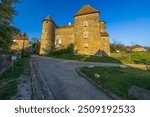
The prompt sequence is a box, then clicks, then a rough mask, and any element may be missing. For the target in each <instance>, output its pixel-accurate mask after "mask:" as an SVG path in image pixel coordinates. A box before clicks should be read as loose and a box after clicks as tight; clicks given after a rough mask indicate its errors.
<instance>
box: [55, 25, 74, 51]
mask: <svg viewBox="0 0 150 117" xmlns="http://www.w3.org/2000/svg"><path fill="white" fill-rule="evenodd" d="M73 43H74V27H73V25H70V26H69V25H68V26H60V27H57V28H56V37H55V48H56V49H63V48H67V47H68V46H69V45H70V44H73Z"/></svg>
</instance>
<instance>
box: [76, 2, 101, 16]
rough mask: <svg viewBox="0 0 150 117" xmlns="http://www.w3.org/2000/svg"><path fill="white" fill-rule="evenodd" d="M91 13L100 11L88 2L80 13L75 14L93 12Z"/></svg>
mask: <svg viewBox="0 0 150 117" xmlns="http://www.w3.org/2000/svg"><path fill="white" fill-rule="evenodd" d="M91 13H99V11H98V10H96V9H94V8H93V7H91V6H90V5H88V4H87V5H84V6H83V7H82V8H81V9H80V10H79V11H78V13H76V14H75V16H80V15H86V14H91Z"/></svg>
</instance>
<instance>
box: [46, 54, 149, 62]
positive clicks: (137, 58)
mask: <svg viewBox="0 0 150 117" xmlns="http://www.w3.org/2000/svg"><path fill="white" fill-rule="evenodd" d="M47 56H48V57H54V58H60V59H68V60H77V61H88V62H102V63H123V64H150V53H149V52H132V53H119V54H113V53H112V55H111V56H110V57H107V56H104V57H97V56H85V55H73V54H72V53H66V52H64V53H63V52H62V53H60V52H59V53H57V54H49V55H47Z"/></svg>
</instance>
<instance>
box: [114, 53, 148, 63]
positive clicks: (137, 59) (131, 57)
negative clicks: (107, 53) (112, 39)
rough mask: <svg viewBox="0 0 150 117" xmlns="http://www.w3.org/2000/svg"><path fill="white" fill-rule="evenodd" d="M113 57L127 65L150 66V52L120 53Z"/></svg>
mask: <svg viewBox="0 0 150 117" xmlns="http://www.w3.org/2000/svg"><path fill="white" fill-rule="evenodd" d="M112 57H113V58H114V59H117V60H119V61H121V62H122V63H127V64H150V52H132V53H119V54H112Z"/></svg>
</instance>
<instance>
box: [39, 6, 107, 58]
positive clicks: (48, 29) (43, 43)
mask: <svg viewBox="0 0 150 117" xmlns="http://www.w3.org/2000/svg"><path fill="white" fill-rule="evenodd" d="M99 14H100V12H99V11H98V10H96V9H94V8H92V7H91V6H90V5H84V6H83V7H82V8H81V9H80V10H79V11H78V12H77V13H76V14H75V16H74V24H71V23H69V24H68V25H67V26H57V25H56V24H55V22H54V21H53V19H52V18H51V17H50V16H48V17H46V19H44V20H43V27H42V37H41V39H40V51H39V54H48V53H50V52H53V51H55V50H60V49H65V48H67V47H68V46H69V45H70V44H73V45H74V53H75V54H77V55H78V54H82V55H96V56H101V55H110V43H109V35H108V33H107V32H106V30H105V28H106V23H105V22H104V21H100V20H99Z"/></svg>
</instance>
